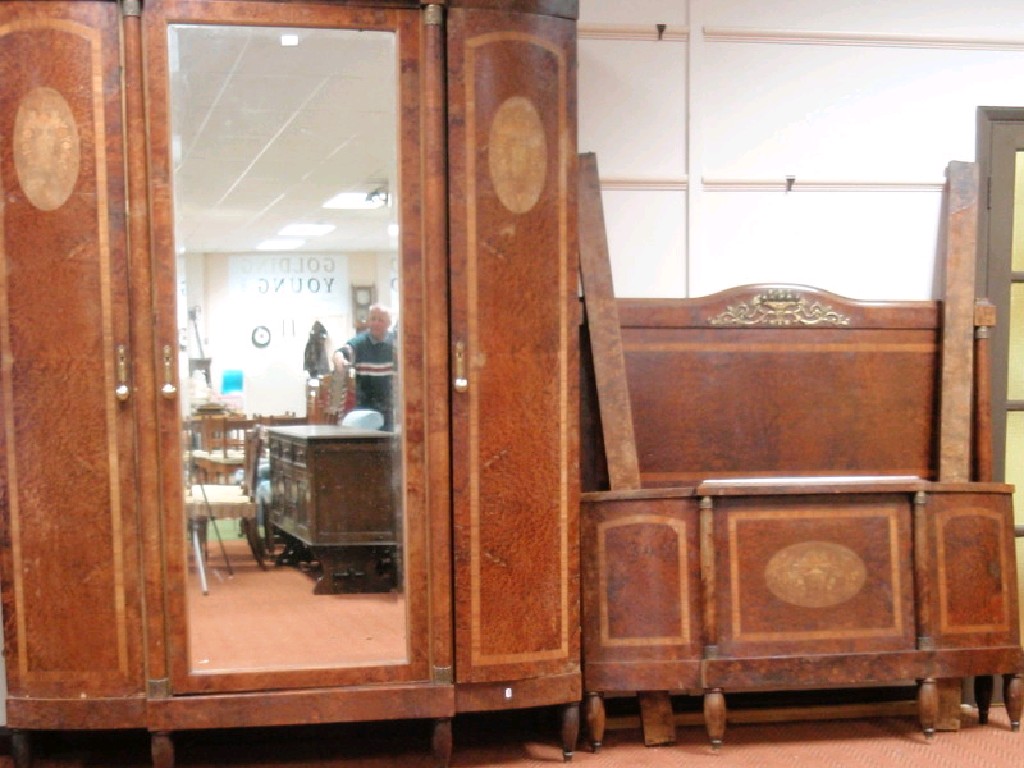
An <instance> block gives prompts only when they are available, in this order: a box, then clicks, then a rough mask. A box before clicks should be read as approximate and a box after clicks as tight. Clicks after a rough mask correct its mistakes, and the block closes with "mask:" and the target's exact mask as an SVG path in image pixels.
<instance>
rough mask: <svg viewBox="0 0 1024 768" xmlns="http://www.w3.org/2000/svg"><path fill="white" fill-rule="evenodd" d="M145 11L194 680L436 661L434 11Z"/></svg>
mask: <svg viewBox="0 0 1024 768" xmlns="http://www.w3.org/2000/svg"><path fill="white" fill-rule="evenodd" d="M144 13H145V15H144V24H145V34H146V43H147V54H148V57H149V58H148V61H147V65H148V68H147V77H148V91H149V99H148V104H149V108H150V126H151V136H150V139H151V147H150V149H151V169H152V170H151V172H152V174H153V184H152V186H151V196H152V207H153V227H154V256H155V259H156V267H155V275H156V280H157V304H158V318H157V323H158V326H157V334H158V337H159V340H158V345H157V346H158V350H159V351H160V353H161V354H162V355H163V357H164V360H163V361H161V363H160V365H161V366H162V368H163V370H164V371H165V372H166V382H165V384H164V386H165V391H166V393H167V394H166V397H165V399H164V401H163V403H162V404H161V412H160V417H161V425H160V441H161V447H162V451H163V456H162V459H161V467H162V472H163V481H162V482H163V495H164V514H163V520H164V539H165V541H164V557H165V562H166V573H167V575H168V578H169V584H168V593H167V594H168V605H169V611H168V615H169V617H170V620H169V624H168V639H169V650H170V664H171V688H172V691H173V692H175V693H177V692H187V691H229V690H244V689H259V688H270V687H274V688H277V687H282V686H287V687H313V686H318V687H319V686H324V685H347V684H357V683H365V682H383V681H415V680H427V679H429V678H430V675H431V672H430V669H431V668H430V665H429V663H428V662H429V655H430V648H429V646H430V643H429V632H428V626H427V619H428V606H429V599H430V598H429V595H430V591H429V590H430V579H429V578H428V574H427V562H426V558H425V553H426V549H427V548H426V536H427V533H428V530H429V528H428V526H429V523H428V520H427V519H426V516H427V511H426V509H427V497H426V492H425V483H424V479H423V478H424V472H425V465H424V449H423V440H424V434H425V431H426V430H425V424H424V419H425V414H424V407H423V396H422V392H423V391H424V378H425V371H424V364H425V360H426V357H425V355H424V352H423V350H424V346H425V339H424V335H423V323H422V320H421V317H422V313H423V306H422V293H423V289H422V285H421V282H422V277H421V276H422V274H423V264H422V259H423V254H422V249H421V246H420V241H421V237H422V236H421V231H422V222H421V220H420V216H421V211H422V205H421V200H420V196H421V192H420V187H421V160H420V158H421V151H422V146H421V141H420V139H419V131H420V130H421V128H420V120H419V115H420V107H419V103H420V98H421V90H422V88H421V77H422V74H421V51H420V48H421V37H422V19H421V16H422V13H421V11H420V10H419V9H418V8H415V9H406V10H402V9H396V8H392V9H390V10H368V9H365V8H355V7H347V6H346V5H331V6H323V5H317V6H309V7H305V8H302V7H298V4H281V3H234V2H223V3H217V4H216V5H215V6H213V5H211V4H193V3H183V2H182V3H176V2H173V1H171V2H163V3H160V2H153V3H149V4H147V5H146V8H145V10H144Z"/></svg>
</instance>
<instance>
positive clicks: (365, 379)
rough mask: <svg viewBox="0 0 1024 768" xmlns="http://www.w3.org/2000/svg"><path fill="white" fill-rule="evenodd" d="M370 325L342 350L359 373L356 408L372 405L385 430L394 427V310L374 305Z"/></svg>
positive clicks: (356, 386)
mask: <svg viewBox="0 0 1024 768" xmlns="http://www.w3.org/2000/svg"><path fill="white" fill-rule="evenodd" d="M366 325H367V328H366V330H365V331H363V332H362V333H360V334H358V335H357V336H355V337H354V338H352V339H349V341H348V343H347V344H345V346H343V347H341V348H340V349H339V350H338V351H339V352H341V354H342V355H344V357H345V361H346V362H347V363H348V365H349V367H350V370H351V371H353V372H354V374H355V384H356V385H355V390H356V398H355V407H356V408H368V409H371V410H374V411H377V412H378V413H380V415H381V416H382V417H383V418H384V424H383V425H382V426H381V429H383V430H387V431H391V430H392V429H394V424H395V416H394V380H395V338H394V334H393V333H392V332H391V313H390V312H389V311H388V309H387V308H386V307H384V306H382V305H380V304H374V305H373V306H371V307H370V311H369V314H368V315H367V318H366Z"/></svg>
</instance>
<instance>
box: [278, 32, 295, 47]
mask: <svg viewBox="0 0 1024 768" xmlns="http://www.w3.org/2000/svg"><path fill="white" fill-rule="evenodd" d="M298 44H299V36H298V35H294V34H291V33H288V32H286V33H285V34H283V35H281V45H283V46H284V47H285V48H292V47H294V46H296V45H298Z"/></svg>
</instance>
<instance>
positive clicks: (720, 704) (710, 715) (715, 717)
mask: <svg viewBox="0 0 1024 768" xmlns="http://www.w3.org/2000/svg"><path fill="white" fill-rule="evenodd" d="M704 727H705V728H707V731H708V738H709V739H711V746H712V747H713V748H714V749H718V748H719V747H721V746H722V739H724V738H725V694H724V693H722V689H721V688H712V689H711V690H710V691H705V693H704Z"/></svg>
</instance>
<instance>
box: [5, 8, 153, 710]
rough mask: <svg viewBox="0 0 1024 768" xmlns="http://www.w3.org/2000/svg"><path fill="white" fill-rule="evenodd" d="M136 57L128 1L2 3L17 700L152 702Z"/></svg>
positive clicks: (9, 616) (8, 515)
mask: <svg viewBox="0 0 1024 768" xmlns="http://www.w3.org/2000/svg"><path fill="white" fill-rule="evenodd" d="M119 56H120V43H119V33H118V7H117V5H115V4H113V3H105V2H96V3H87V2H83V3H50V2H46V3H5V4H4V5H3V7H0V69H2V71H3V72H4V83H3V88H2V89H0V141H2V144H0V200H2V202H0V212H2V223H0V262H2V269H0V281H2V283H0V352H2V358H3V366H2V371H0V387H2V399H0V402H2V412H0V417H2V424H0V455H2V456H3V462H2V465H0V510H2V514H3V538H4V542H5V547H4V548H3V553H4V554H3V558H4V563H3V599H4V619H5V644H6V655H7V673H8V683H9V687H10V691H11V695H12V696H13V697H16V698H17V697H27V696H32V697H47V696H49V697H55V698H60V697H71V696H73V697H79V696H82V695H90V696H108V697H114V696H124V695H132V694H137V693H141V691H142V690H143V684H142V676H143V673H142V662H141V651H140V623H139V622H140V592H139V589H140V570H139V560H138V551H137V544H136V542H137V540H138V534H139V531H138V528H137V522H136V520H137V514H136V503H137V500H136V498H135V489H134V482H133V480H134V469H135V464H134V446H133V431H132V423H133V421H132V419H133V415H132V409H133V399H132V396H133V393H132V390H131V388H130V385H131V382H130V381H127V374H125V375H124V376H123V377H122V375H121V374H122V372H121V371H119V369H118V355H119V353H118V350H119V348H123V349H124V355H125V358H126V368H127V369H128V370H130V368H128V367H127V366H128V365H129V362H128V361H130V355H131V349H130V342H131V339H130V336H129V328H128V322H127V305H128V299H127V297H128V272H127V266H126V243H125V219H124V210H125V193H124V187H123V172H124V147H123V139H122V134H123V126H122V124H121V120H122V118H121V114H122V113H121V109H122V104H121V92H120V70H119ZM122 382H123V383H125V384H127V385H128V386H129V389H128V390H127V391H126V393H125V394H126V399H125V400H124V401H120V400H119V399H117V398H116V397H115V388H116V387H117V385H118V384H119V383H122ZM17 712H18V709H17V707H14V708H13V709H12V719H11V722H10V724H11V725H17V724H18V723H17V722H16V720H17V716H18V715H17ZM126 724H127V723H126Z"/></svg>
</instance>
